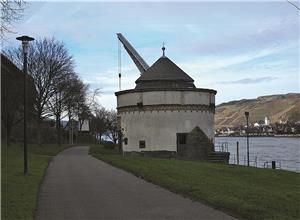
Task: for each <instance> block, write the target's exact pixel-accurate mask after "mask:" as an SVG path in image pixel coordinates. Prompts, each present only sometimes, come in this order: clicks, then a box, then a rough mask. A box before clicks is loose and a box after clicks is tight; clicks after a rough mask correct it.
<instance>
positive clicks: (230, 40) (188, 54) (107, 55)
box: [2, 0, 300, 109]
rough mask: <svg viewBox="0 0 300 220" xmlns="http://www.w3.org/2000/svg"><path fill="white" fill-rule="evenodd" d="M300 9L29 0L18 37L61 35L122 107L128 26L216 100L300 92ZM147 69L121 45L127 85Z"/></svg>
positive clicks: (109, 100)
mask: <svg viewBox="0 0 300 220" xmlns="http://www.w3.org/2000/svg"><path fill="white" fill-rule="evenodd" d="M294 3H295V4H297V5H298V6H299V2H294ZM299 18H300V11H299V10H297V9H296V8H295V7H294V6H292V5H291V4H289V3H288V2H287V1H284V0H282V1H266V2H261V1H248V2H243V1H230V2H225V1H207V2H205V1H190V2H184V1H182V2H181V1H172V2H170V1H140V2H136V1H133V2H122V1H119V2H102V1H90V2H87V1H84V2H83V1H82V2H80V1H64V2H62V1H41V2H35V1H31V2H28V4H27V6H26V10H25V12H24V16H23V19H22V20H21V21H20V22H18V23H16V24H15V26H14V30H15V32H16V33H14V34H8V35H7V36H6V40H5V41H4V42H3V45H2V46H3V48H5V47H8V46H18V43H19V42H17V41H16V40H15V38H16V37H17V36H20V35H29V36H32V37H34V38H36V39H38V38H43V37H50V38H51V37H55V38H56V39H57V40H59V41H63V42H64V43H65V45H66V47H67V48H68V50H69V52H70V54H71V55H73V57H74V60H75V63H76V68H75V71H76V72H77V73H78V74H79V76H80V77H81V79H82V80H83V81H84V82H85V83H88V84H89V85H90V88H91V89H95V88H98V89H100V91H101V93H100V95H99V96H98V97H97V100H98V102H99V103H100V104H101V105H103V106H104V107H106V108H109V109H114V108H116V97H115V95H114V93H115V92H116V91H118V90H119V85H118V40H117V36H116V33H122V34H123V35H124V36H125V37H126V38H127V40H128V41H129V42H130V43H131V44H132V45H133V46H134V48H135V49H136V50H137V51H138V52H139V54H140V55H141V56H142V57H143V58H144V60H145V61H146V62H147V63H148V64H149V66H151V65H152V64H153V63H154V62H155V61H156V60H157V59H158V58H159V57H161V55H162V51H161V47H162V44H163V42H164V43H165V47H166V56H167V57H169V58H170V59H171V60H172V61H173V62H175V63H176V64H177V65H178V66H179V67H180V68H181V69H182V70H184V71H185V72H186V73H187V74H188V75H190V76H191V77H192V78H193V79H194V80H195V85H196V87H198V88H208V89H214V90H217V92H218V93H217V95H216V104H220V103H223V102H228V101H232V100H240V99H249V98H256V97H258V96H263V95H272V94H285V93H291V92H299V84H300V81H299V39H300V38H299V30H300V25H299V21H300V19H299ZM139 75H140V73H139V71H138V69H137V67H136V66H135V64H134V63H133V61H132V60H131V59H130V57H129V55H128V54H127V53H126V51H125V49H124V48H122V90H123V89H133V88H134V87H135V80H136V79H137V78H138V77H139Z"/></svg>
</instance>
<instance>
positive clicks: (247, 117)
mask: <svg viewBox="0 0 300 220" xmlns="http://www.w3.org/2000/svg"><path fill="white" fill-rule="evenodd" d="M245 116H246V121H247V130H246V135H247V165H248V167H249V166H250V162H249V112H245Z"/></svg>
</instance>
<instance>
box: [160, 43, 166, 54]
mask: <svg viewBox="0 0 300 220" xmlns="http://www.w3.org/2000/svg"><path fill="white" fill-rule="evenodd" d="M161 49H162V51H163V55H162V56H163V57H165V50H166V48H165V42H164V41H163V46H162V48H161Z"/></svg>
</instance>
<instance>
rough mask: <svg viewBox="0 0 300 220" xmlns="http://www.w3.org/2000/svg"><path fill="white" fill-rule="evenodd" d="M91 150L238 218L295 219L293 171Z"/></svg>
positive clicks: (299, 199) (298, 188) (298, 183)
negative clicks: (123, 154)
mask: <svg viewBox="0 0 300 220" xmlns="http://www.w3.org/2000/svg"><path fill="white" fill-rule="evenodd" d="M90 153H91V154H92V155H93V156H94V157H96V158H98V159H101V160H103V161H105V162H107V163H109V164H112V165H114V166H116V167H119V168H121V169H124V170H127V171H129V172H132V173H133V174H135V175H136V176H138V177H141V178H144V179H146V180H147V181H150V182H153V183H155V184H157V185H160V186H162V187H164V188H167V189H169V190H170V191H173V192H176V193H179V194H181V195H183V196H186V197H189V198H191V199H193V200H196V201H200V202H202V203H205V204H208V205H210V206H212V207H215V208H217V209H219V210H222V211H224V212H227V213H229V214H231V215H233V216H235V217H238V218H241V219H278V220H284V219H299V218H300V213H299V209H300V175H299V174H298V173H293V172H288V171H280V170H270V169H259V168H251V167H250V168H249V167H244V166H234V165H222V164H212V163H205V162H198V161H184V160H176V159H158V158H148V157H141V156H125V157H123V156H122V155H119V154H117V152H116V151H112V150H108V149H104V148H102V147H96V146H94V147H92V148H91V149H90Z"/></svg>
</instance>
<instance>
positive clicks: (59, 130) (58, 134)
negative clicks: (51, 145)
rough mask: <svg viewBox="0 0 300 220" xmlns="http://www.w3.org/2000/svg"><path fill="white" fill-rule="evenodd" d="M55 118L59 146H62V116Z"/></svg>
mask: <svg viewBox="0 0 300 220" xmlns="http://www.w3.org/2000/svg"><path fill="white" fill-rule="evenodd" d="M55 117H56V131H57V138H58V144H59V146H60V145H61V126H60V115H59V114H57V115H56V116H55Z"/></svg>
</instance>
